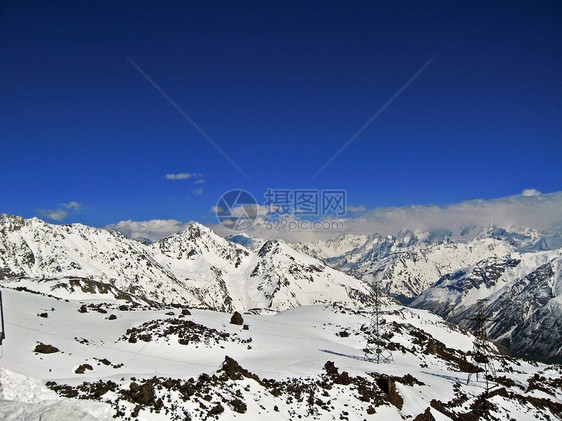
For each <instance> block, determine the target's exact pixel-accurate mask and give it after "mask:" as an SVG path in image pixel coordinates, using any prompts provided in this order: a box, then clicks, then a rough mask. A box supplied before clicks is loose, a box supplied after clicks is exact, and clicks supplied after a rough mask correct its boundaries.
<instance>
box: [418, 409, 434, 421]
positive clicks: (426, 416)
mask: <svg viewBox="0 0 562 421" xmlns="http://www.w3.org/2000/svg"><path fill="white" fill-rule="evenodd" d="M414 421H435V418H434V417H433V415H432V414H431V410H430V409H429V408H426V410H425V412H423V413H421V414H419V415H418V416H417V417H416V418H414Z"/></svg>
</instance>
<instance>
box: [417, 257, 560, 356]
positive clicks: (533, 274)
mask: <svg viewBox="0 0 562 421" xmlns="http://www.w3.org/2000/svg"><path fill="white" fill-rule="evenodd" d="M481 299H486V302H485V303H484V309H485V313H484V314H485V316H486V317H487V318H488V319H489V320H487V321H486V326H487V331H488V335H489V337H490V338H491V339H494V340H496V341H498V342H499V343H501V344H503V345H505V346H506V347H507V348H508V349H510V351H511V352H513V353H516V354H518V355H521V356H526V357H531V358H535V357H540V358H543V359H549V360H552V361H557V362H562V250H561V249H559V250H554V251H547V252H537V253H512V254H510V255H506V256H503V257H500V258H498V257H492V258H488V259H484V260H482V261H480V262H478V263H476V264H474V265H472V266H469V267H466V268H463V269H461V270H458V271H456V272H452V273H448V274H446V275H444V276H442V277H441V278H440V279H439V281H437V283H436V284H435V285H433V286H432V287H431V288H429V289H427V290H426V291H425V292H423V293H422V294H421V295H420V296H419V297H418V298H417V299H416V300H415V301H414V302H413V303H412V305H413V306H415V307H418V308H425V309H429V310H431V311H433V312H434V313H436V314H439V315H442V316H443V317H446V318H447V319H448V320H451V321H453V322H455V323H457V324H459V325H460V326H465V327H474V323H475V322H474V321H473V320H471V318H473V317H474V316H475V313H476V312H477V311H478V308H479V305H480V303H479V300H481Z"/></svg>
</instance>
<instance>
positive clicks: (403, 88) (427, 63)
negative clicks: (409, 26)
mask: <svg viewBox="0 0 562 421" xmlns="http://www.w3.org/2000/svg"><path fill="white" fill-rule="evenodd" d="M435 57H437V56H433V57H432V58H431V59H429V60H428V61H427V62H426V63H425V64H424V65H423V66H422V67H421V68H420V69H419V70H418V71H417V72H416V73H414V75H413V76H412V77H411V78H410V79H408V81H407V82H406V83H405V84H404V85H402V87H401V88H400V89H398V90H397V91H396V92H395V93H394V95H392V96H391V97H390V99H389V100H388V101H386V102H385V103H384V105H383V106H382V107H381V108H379V110H378V111H377V112H376V113H375V114H374V115H373V116H372V117H371V118H370V119H369V120H367V122H366V123H365V124H363V126H362V127H361V128H360V129H359V130H358V131H357V132H356V133H355V134H354V135H353V136H351V138H350V139H349V140H348V141H347V142H345V143H344V144H343V146H342V147H341V148H339V149H338V151H337V152H336V153H335V154H334V155H332V157H331V158H330V159H328V161H326V163H325V164H324V165H323V166H322V167H321V168H320V169H319V170H318V171H316V174H314V175H313V176H312V177H311V178H310V179H309V180H308V181H309V182H310V181H313V180H314V179H316V177H318V176H319V175H320V174H322V172H323V171H324V170H325V169H326V168H328V166H329V165H330V164H331V163H332V162H334V160H335V159H336V158H337V157H338V156H339V155H340V154H341V153H342V152H343V151H344V150H345V149H346V148H347V147H348V146H349V145H351V143H352V142H353V141H354V140H355V139H357V138H358V137H359V136H360V135H361V133H363V132H364V131H365V129H367V127H369V126H370V125H371V123H372V122H373V121H375V119H376V118H377V117H378V116H379V115H381V114H382V112H383V111H384V110H386V108H387V107H388V106H389V105H390V104H392V103H393V102H394V100H395V99H396V98H398V97H399V96H400V94H401V93H402V92H404V91H405V90H406V88H407V87H408V86H410V84H411V83H412V82H413V81H414V80H416V79H417V78H418V76H419V75H421V74H422V72H423V71H424V70H425V69H426V68H427V66H429V65H430V64H431V63H432V62H433V60H435Z"/></svg>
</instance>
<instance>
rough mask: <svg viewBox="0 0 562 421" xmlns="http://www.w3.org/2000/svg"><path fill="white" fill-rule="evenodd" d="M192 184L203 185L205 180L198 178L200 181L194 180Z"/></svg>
mask: <svg viewBox="0 0 562 421" xmlns="http://www.w3.org/2000/svg"><path fill="white" fill-rule="evenodd" d="M193 184H205V180H204V179H202V178H200V179H198V180H195V181H194V182H193Z"/></svg>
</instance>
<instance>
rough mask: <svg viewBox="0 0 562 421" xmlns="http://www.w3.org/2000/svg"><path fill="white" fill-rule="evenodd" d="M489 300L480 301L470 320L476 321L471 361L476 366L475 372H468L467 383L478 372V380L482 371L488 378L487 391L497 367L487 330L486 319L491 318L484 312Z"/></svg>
mask: <svg viewBox="0 0 562 421" xmlns="http://www.w3.org/2000/svg"><path fill="white" fill-rule="evenodd" d="M486 301H487V300H479V301H478V311H477V312H476V314H475V315H474V316H472V317H469V318H468V320H472V321H474V322H475V324H476V326H475V329H474V345H473V348H472V353H471V361H470V362H471V363H472V364H473V365H474V366H475V367H476V371H475V372H471V373H468V379H467V380H466V384H468V383H469V382H470V378H471V377H472V375H473V374H476V381H478V375H479V374H480V373H483V374H484V378H485V379H486V392H488V390H489V384H488V375H491V376H492V377H496V368H495V367H494V363H493V361H492V352H491V349H490V345H489V341H488V334H487V332H486V321H488V320H491V319H490V318H489V317H486V315H485V314H484V303H485V302H486Z"/></svg>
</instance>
